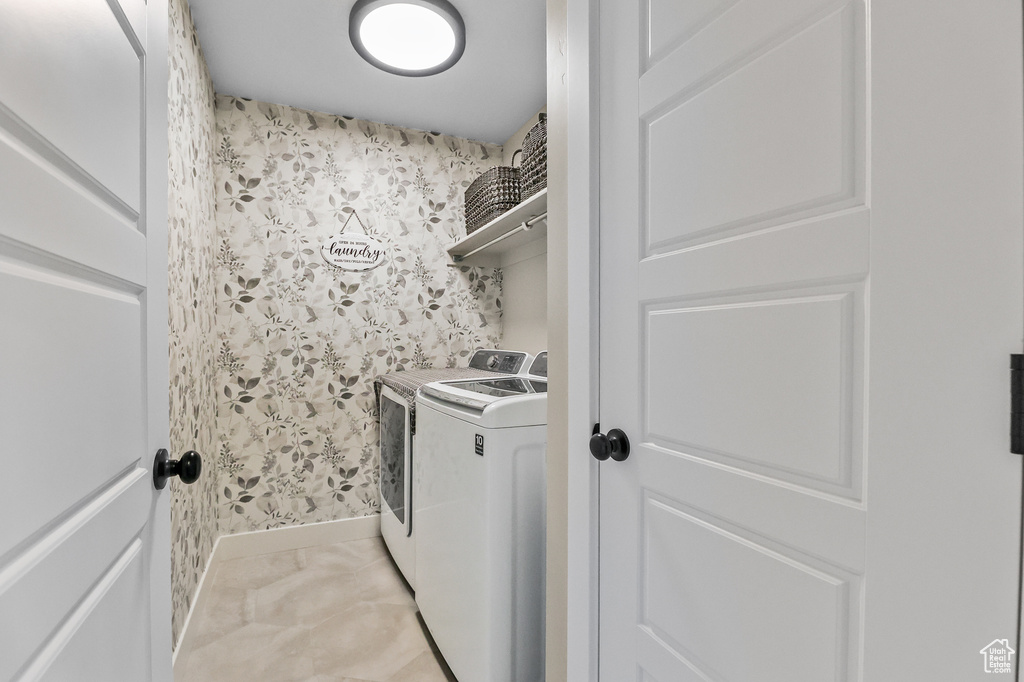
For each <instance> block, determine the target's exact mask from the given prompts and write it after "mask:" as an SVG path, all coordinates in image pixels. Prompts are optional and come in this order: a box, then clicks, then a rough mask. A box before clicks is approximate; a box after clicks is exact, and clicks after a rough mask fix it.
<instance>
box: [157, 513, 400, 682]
mask: <svg viewBox="0 0 1024 682" xmlns="http://www.w3.org/2000/svg"><path fill="white" fill-rule="evenodd" d="M379 536H380V514H374V515H373V516H361V517H359V518H355V519H341V520H339V521H324V522H323V523H309V524H305V525H302V526H288V527H286V528H274V529H271V530H257V531H253V532H251V533H238V534H237V535H221V536H220V537H219V538H217V542H216V543H214V545H213V551H212V552H210V558H209V560H207V562H206V570H204V571H203V577H202V578H201V579H200V580H199V586H198V587H197V588H196V595H195V599H193V600H192V606H191V607H190V608H189V610H188V616H187V617H186V618H185V625H184V626H183V627H182V629H181V635H180V636H179V637H178V646H177V647H176V648H175V650H174V679H176V680H178V679H182V678H183V677H184V674H185V666H186V665H187V664H188V658H189V654H191V653H192V645H193V637H192V636H191V635H190V630H191V628H190V627H189V626H190V625H191V624H192V616H193V615H194V614H196V613H200V612H201V611H202V609H203V607H204V606H205V604H206V600H207V599H208V598H209V594H210V589H209V583H210V582H212V574H213V569H214V567H215V566H216V564H219V563H221V562H222V561H230V560H231V559H241V558H244V557H251V556H259V555H261V554H273V553H274V552H286V551H289V550H294V549H303V548H305V547H316V546H318V545H330V544H334V543H335V542H348V541H349V540H363V539H366V538H374V537H379ZM207 578H210V581H208V580H207Z"/></svg>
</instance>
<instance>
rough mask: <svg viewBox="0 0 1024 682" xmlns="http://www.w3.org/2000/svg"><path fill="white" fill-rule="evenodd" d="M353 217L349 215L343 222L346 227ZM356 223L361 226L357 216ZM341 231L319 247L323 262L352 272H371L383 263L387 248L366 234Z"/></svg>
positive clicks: (343, 229) (353, 214) (343, 228)
mask: <svg viewBox="0 0 1024 682" xmlns="http://www.w3.org/2000/svg"><path fill="white" fill-rule="evenodd" d="M355 215H356V214H355V213H351V214H350V215H349V219H348V220H346V221H345V226H346V227H347V226H348V224H349V222H350V221H351V220H352V217H353V216H355ZM356 221H357V222H358V223H359V225H360V226H362V224H363V222H362V221H361V220H359V217H358V216H356ZM341 229H342V231H341V232H339V233H338V234H336V235H334V236H333V237H329V238H328V239H327V240H326V241H325V242H324V243H323V244H321V245H320V255H321V256H323V259H324V260H325V261H327V262H328V263H330V264H331V265H335V266H337V267H339V268H341V269H342V270H350V271H353V272H362V271H365V270H373V269H374V268H376V267H378V266H380V265H381V264H383V263H384V255H385V253H386V252H387V248H386V247H385V246H384V245H383V244H381V243H380V242H379V241H377V240H376V239H374V238H373V237H371V236H369V235H367V234H358V233H355V232H345V227H342V228H341ZM363 229H364V230H365V228H363Z"/></svg>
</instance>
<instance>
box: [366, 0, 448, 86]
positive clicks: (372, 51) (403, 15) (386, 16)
mask: <svg viewBox="0 0 1024 682" xmlns="http://www.w3.org/2000/svg"><path fill="white" fill-rule="evenodd" d="M348 35H349V38H351V40H352V45H353V46H354V47H355V48H356V52H358V53H359V54H360V56H362V58H363V59H365V60H366V61H368V62H370V63H371V64H373V65H374V66H376V67H377V68H378V69H382V70H384V71H387V72H388V73H394V74H398V75H399V76H432V75H434V74H435V73H441V72H442V71H445V70H446V69H449V68H451V67H452V66H454V65H455V62H457V61H459V58H460V57H461V56H462V53H463V52H464V51H465V49H466V25H465V24H464V23H463V22H462V16H461V15H460V14H459V12H458V10H456V9H455V8H454V7H453V6H452V4H451V3H450V2H448V0H357V2H356V4H355V5H353V6H352V13H351V14H350V15H349V24H348Z"/></svg>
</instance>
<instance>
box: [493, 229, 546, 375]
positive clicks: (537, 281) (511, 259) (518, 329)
mask: <svg viewBox="0 0 1024 682" xmlns="http://www.w3.org/2000/svg"><path fill="white" fill-rule="evenodd" d="M501 273H502V284H501V294H502V295H501V298H502V316H501V327H502V334H501V345H502V346H503V347H505V348H510V349H512V350H524V351H526V352H528V353H533V354H534V355H536V354H537V353H539V352H540V351H542V350H547V347H548V324H547V323H548V319H547V316H548V306H547V297H548V254H547V241H546V240H544V239H539V240H537V241H534V242H530V243H529V244H525V245H523V246H521V247H520V248H518V249H515V250H514V251H511V252H510V253H508V254H507V255H506V256H505V257H504V258H503V259H502V262H501Z"/></svg>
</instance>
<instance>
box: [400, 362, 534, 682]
mask: <svg viewBox="0 0 1024 682" xmlns="http://www.w3.org/2000/svg"><path fill="white" fill-rule="evenodd" d="M416 405H417V436H416V437H417V441H416V448H417V455H416V459H415V461H414V463H413V467H414V471H415V476H414V480H415V492H414V497H415V499H416V519H417V520H416V524H417V530H416V586H417V587H416V603H417V604H418V605H419V608H420V612H421V614H422V615H423V620H424V622H425V623H426V625H427V628H428V629H429V630H430V633H431V635H432V636H433V638H434V641H435V642H436V643H437V646H438V648H439V649H440V650H441V653H442V654H443V655H444V658H445V660H446V661H447V662H448V665H449V667H451V669H452V672H453V673H455V676H456V677H457V678H458V680H459V682H542V680H543V679H544V536H545V528H544V522H545V521H544V490H545V465H544V453H545V448H546V443H547V354H546V353H541V354H540V355H538V356H537V358H536V360H534V363H533V365H531V368H530V375H529V376H519V377H496V378H490V379H476V380H470V381H465V380H462V381H446V382H439V383H432V384H427V385H426V386H423V387H422V388H420V391H419V394H418V396H417V399H416Z"/></svg>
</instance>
